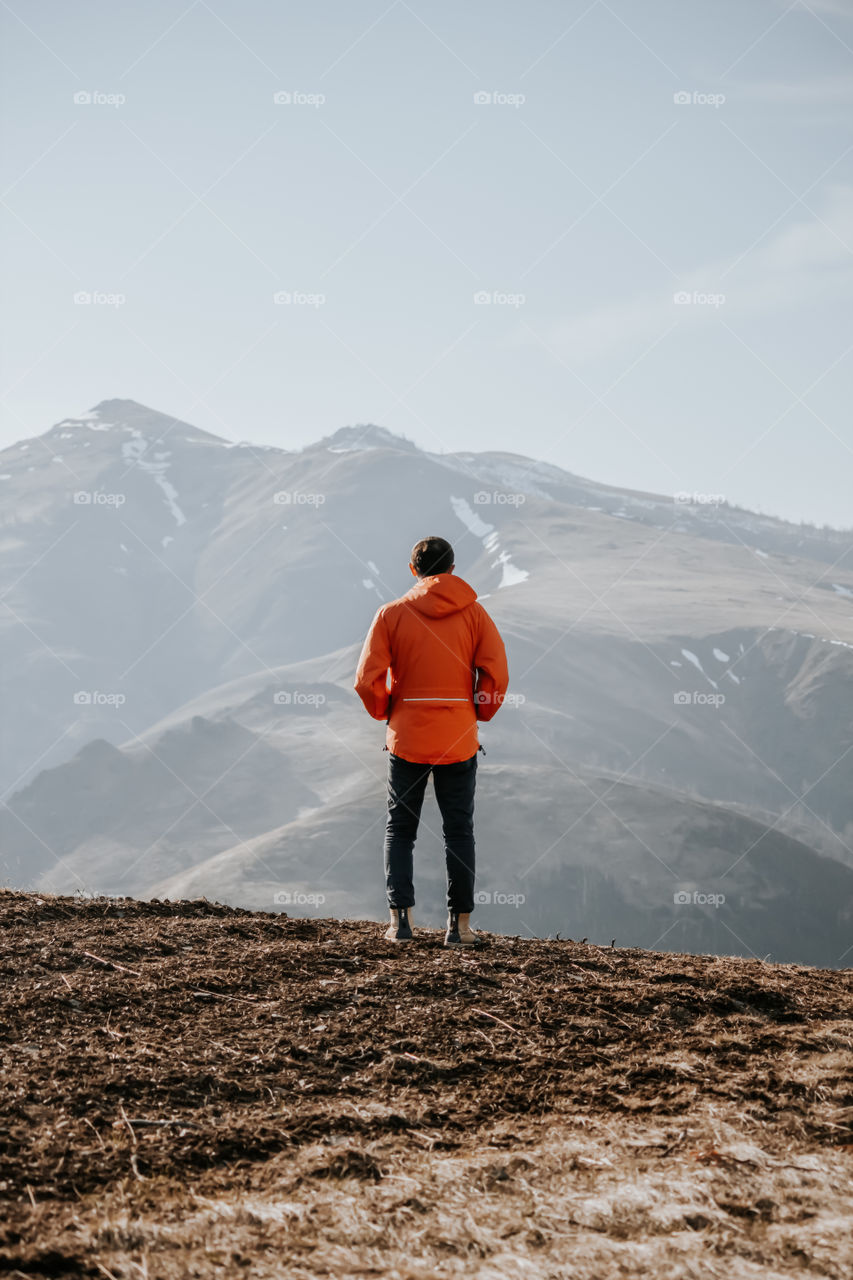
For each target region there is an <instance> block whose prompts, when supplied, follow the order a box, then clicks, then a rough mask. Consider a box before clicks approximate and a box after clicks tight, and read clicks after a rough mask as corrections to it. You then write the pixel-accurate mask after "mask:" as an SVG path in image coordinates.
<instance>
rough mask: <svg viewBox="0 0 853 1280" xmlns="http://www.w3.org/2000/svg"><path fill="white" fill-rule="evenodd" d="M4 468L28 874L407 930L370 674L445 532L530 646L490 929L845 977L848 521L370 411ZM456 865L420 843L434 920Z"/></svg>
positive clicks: (56, 448)
mask: <svg viewBox="0 0 853 1280" xmlns="http://www.w3.org/2000/svg"><path fill="white" fill-rule="evenodd" d="M0 475H2V477H3V479H2V480H0V485H2V486H3V488H2V492H3V493H4V494H5V496H6V498H7V501H6V503H5V504H4V506H3V512H4V517H3V518H4V526H3V534H2V540H0V592H2V593H5V594H4V603H5V605H6V608H5V610H4V611H3V614H2V615H0V616H2V619H3V627H4V635H3V640H4V653H5V655H6V660H5V662H4V664H3V673H2V676H3V682H4V683H3V689H2V693H3V700H4V701H3V705H4V711H5V715H4V721H3V732H2V752H0V772H2V777H3V779H4V781H5V788H6V805H5V807H4V808H3V809H2V810H0V878H2V879H3V880H5V882H6V883H7V884H9V885H12V886H16V887H35V886H38V887H40V888H42V889H44V890H47V891H55V890H62V891H66V892H71V891H73V890H74V889H82V890H85V891H87V892H93V891H103V892H132V893H134V894H136V895H139V896H146V895H149V894H153V893H157V892H166V891H169V892H172V891H174V892H180V893H182V894H183V893H193V894H195V893H205V894H207V895H208V896H215V897H227V898H228V900H229V901H232V902H234V903H239V904H242V905H250V906H256V907H265V906H267V905H269V901H270V897H271V896H274V895H275V893H280V894H281V893H284V894H286V893H288V892H292V891H293V890H292V889H289V888H288V886H291V885H294V884H297V882H298V892H299V893H301V894H303V896H304V895H306V894H314V895H315V896H316V895H317V894H320V893H322V894H323V895H324V897H325V900H326V902H327V903H329V904H331V903H334V909H335V912H336V913H337V912H339V913H340V914H350V915H351V914H362V915H364V914H374V913H381V911H382V910H383V903H382V894H381V889H382V883H381V868H379V858H380V847H381V820H382V814H383V804H384V802H383V796H382V786H383V777H384V770H385V760H386V756H385V755H384V753H383V752H382V750H381V748H382V742H383V736H382V726H381V725H380V724H377V723H376V722H373V721H370V720H369V719H368V717H367V716H366V715H365V714H364V712H363V710H362V708H361V705H360V703H359V702H358V700H357V699H356V697H355V695H354V693H353V690H352V678H353V673H354V670H355V664H356V660H357V656H358V651H359V648H360V645H361V641H362V639H363V636H364V634H365V632H366V629H367V627H368V625H369V623H370V620H371V618H372V616H373V614H374V612H375V610H376V608H377V607H378V606H379V604H380V603H382V602H383V601H385V600H389V599H392V598H394V597H395V596H397V595H400V594H402V593H403V592H404V591H405V590H406V589H407V588H408V586H409V585H410V583H411V581H412V579H411V575H410V574H409V571H408V569H407V565H406V562H407V559H408V554H409V551H410V549H411V546H412V544H413V543H414V541H415V540H416V539H417V538H418V537H421V536H423V534H424V533H425V532H440V533H443V534H444V535H445V536H447V537H449V538H450V539H451V540H452V541H453V543H454V546H455V548H456V555H457V572H459V573H460V574H461V575H462V576H463V577H465V578H466V579H467V580H468V581H470V582H471V583H472V585H474V587H475V588H476V590H477V591H478V592H479V594H480V597H481V599H482V600H483V602H484V604H485V606H486V607H487V608H488V609H489V610H490V612H491V613H492V615H493V616H494V618H495V620H496V621H497V623H498V625H499V626H500V628H501V631H502V633H503V634H504V636H505V639H506V642H507V648H508V653H509V660H510V676H511V685H510V692H511V694H512V695H513V699H514V701H513V702H512V703H511V704H508V705H507V706H505V707H504V708H503V709H502V710H501V712H500V714H499V715H498V716H497V717H496V719H495V720H494V721H492V722H491V723H490V724H489V725H487V726H484V727H483V729H482V732H481V739H482V741H483V743H484V745H485V747H486V751H487V753H488V754H487V755H486V757H485V758H484V757H482V756H481V757H480V785H479V792H478V796H479V798H478V811H477V823H478V856H479V860H480V861H479V866H480V881H479V885H478V887H481V888H482V891H483V892H484V893H488V894H490V895H491V896H490V900H489V901H488V902H484V903H482V904H481V905H480V907H479V908H478V911H479V913H480V915H481V916H482V917H483V918H484V920H486V921H488V923H489V924H490V925H491V926H492V927H495V928H501V929H507V928H512V927H513V922H514V921H516V922H518V921H520V920H522V919H523V929H526V930H529V931H531V932H534V933H537V934H538V933H545V934H547V933H555V932H557V931H563V932H564V933H565V932H566V931H569V930H571V931H574V932H577V933H580V934H582V935H583V934H588V935H589V936H591V937H593V936H595V937H598V938H599V939H601V940H605V941H609V938H610V937H612V936H613V934H614V933H617V934H620V935H622V937H623V938H627V939H628V940H631V941H634V942H637V943H642V944H643V945H646V946H652V945H656V946H657V945H659V946H667V945H672V946H674V947H676V948H680V949H689V948H692V947H696V948H697V949H700V950H704V949H722V950H729V949H731V948H735V949H738V950H740V952H741V953H742V954H745V955H749V954H756V955H764V954H766V953H767V952H768V951H769V952H772V953H773V955H774V956H775V957H776V958H788V959H799V960H806V959H808V960H810V961H813V962H816V963H820V964H826V965H832V964H837V963H845V962H849V954H850V953H849V948H850V946H851V943H853V930H851V918H852V917H853V897H851V891H850V875H851V873H853V872H851V869H853V787H851V785H850V782H851V766H852V765H853V728H851V726H853V562H852V561H851V556H852V555H853V550H851V541H850V535H849V533H848V534H844V533H841V532H834V531H831V530H822V531H821V530H816V529H812V528H807V527H804V526H803V527H801V526H794V525H790V524H786V523H785V522H782V521H777V520H772V519H770V518H768V517H764V516H759V515H756V514H754V513H751V512H747V511H743V510H739V509H735V508H730V507H728V506H726V505H725V504H720V505H717V504H716V503H715V502H709V501H707V500H706V499H708V498H709V497H711V498H713V495H654V494H645V493H634V492H631V491H627V490H619V489H615V488H610V487H608V486H605V485H600V484H596V483H593V482H591V481H587V480H584V479H583V478H581V477H578V476H575V475H573V474H571V473H569V472H566V471H563V470H561V469H559V468H556V467H553V466H550V465H548V464H545V463H541V462H537V461H535V460H533V459H529V458H525V457H523V456H521V455H515V454H506V453H480V454H472V453H457V454H434V453H428V452H425V451H423V450H421V449H419V448H417V446H415V445H414V444H413V443H412V442H411V441H408V440H405V439H404V438H402V437H399V436H395V435H394V434H393V433H391V432H390V431H388V430H387V429H385V428H383V427H379V426H377V425H375V424H361V425H356V426H350V427H344V428H342V429H341V430H340V431H338V432H335V433H334V434H333V435H331V436H329V437H327V438H326V439H325V440H323V441H319V442H318V443H317V444H315V445H311V446H309V447H307V448H305V449H302V450H299V451H292V452H289V451H286V450H279V449H273V448H269V447H258V446H253V445H251V444H248V443H242V444H230V443H229V442H227V441H224V440H221V439H219V438H217V437H215V436H213V435H210V434H209V433H206V432H203V431H200V430H198V429H197V428H194V427H192V426H191V425H190V424H187V423H184V422H180V421H178V420H176V419H174V418H169V417H168V416H167V415H164V414H159V413H157V412H155V411H153V410H151V409H147V408H145V407H144V406H141V405H138V404H135V403H134V402H133V401H125V400H112V401H105V402H103V403H102V404H100V405H98V406H97V407H96V408H95V409H93V410H92V411H91V412H90V413H88V414H86V415H84V416H83V417H82V418H76V419H67V420H65V421H64V422H62V423H60V424H58V425H57V426H56V427H54V428H52V429H51V430H50V431H48V432H47V433H45V434H44V435H42V436H38V437H34V438H33V439H31V440H29V441H23V442H21V443H20V444H18V445H15V446H13V447H12V448H11V449H8V450H5V451H4V452H3V454H2V457H0ZM685 497H689V498H690V499H691V500H690V501H685V500H684V499H685ZM430 815H431V816H430ZM425 821H426V822H427V823H428V824H429V827H431V828H432V831H433V832H434V831H435V830H436V829H437V828H436V821H437V815H436V813H435V811H434V808H428V809H427V810H426V811H425ZM440 864H441V857H440V849H439V847H438V841H437V840H436V838H435V836H434V835H433V834H431V832H430V830H429V828H425V829H424V831H423V833H422V838H421V841H420V843H419V846H418V874H419V877H420V879H419V885H420V888H419V895H420V896H419V901H420V902H421V903H422V906H423V910H424V911H425V912H426V913H427V915H428V916H430V917H437V915H438V914H439V913H440V911H441V902H442V895H443V888H442V883H441V865H440ZM508 893H510V894H515V895H518V894H519V893H524V895H525V902H524V913H522V909H521V907H520V906H518V905H515V906H508V905H507V903H506V901H505V896H506V895H507V894H508ZM683 893H689V894H690V895H699V897H697V898H696V899H695V900H694V898H693V896H691V899H690V903H689V906H688V905H687V904H684V903H682V902H680V901H676V900H675V895H676V894H683ZM720 894H722V895H723V896H724V897H725V904H724V905H723V904H721V905H709V902H708V897H709V895H717V896H718V895H720ZM495 895H497V897H496V896H495ZM303 905H304V906H305V911H306V913H307V914H311V913H312V912H313V911H314V907H313V906H312V905H311V903H310V902H306V903H304V904H303ZM685 906H687V909H686V910H685V909H684V908H685ZM318 909H319V908H318ZM845 956H846V957H847V960H846V961H845V959H844V957H845Z"/></svg>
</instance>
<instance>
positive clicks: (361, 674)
mask: <svg viewBox="0 0 853 1280" xmlns="http://www.w3.org/2000/svg"><path fill="white" fill-rule="evenodd" d="M390 665H391V637H390V635H389V634H388V623H387V622H386V621H385V617H384V615H383V613H382V610H381V609H380V610H378V612H377V614H376V616H375V617H374V619H373V622H372V623H371V624H370V630H369V631H368V633H367V638H366V640H365V642H364V645H363V646H362V650H361V657H360V658H359V660H358V669H357V671H356V673H355V685H354V686H353V687H354V688H355V691H356V693H357V694H358V696H359V697H360V698H361V700H362V702H363V703H364V705H365V707H366V708H367V710H368V711H369V712H370V714H371V715H372V716H373V718H374V720H387V719H388V716H389V714H390V711H391V695H390V693H389V692H388V688H387V677H388V668H389V667H390Z"/></svg>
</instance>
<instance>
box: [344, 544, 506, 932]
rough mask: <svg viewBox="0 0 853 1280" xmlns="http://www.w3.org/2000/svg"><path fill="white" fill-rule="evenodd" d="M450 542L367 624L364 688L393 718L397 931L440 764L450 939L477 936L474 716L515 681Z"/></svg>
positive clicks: (405, 923) (392, 866)
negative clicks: (473, 916)
mask: <svg viewBox="0 0 853 1280" xmlns="http://www.w3.org/2000/svg"><path fill="white" fill-rule="evenodd" d="M455 567H456V566H455V564H454V559H453V548H452V547H451V545H450V543H449V542H446V541H445V539H444V538H437V537H432V538H424V539H423V540H422V541H421V542H418V543H416V545H415V547H414V548H413V550H412V559H411V561H410V563H409V568H410V569H411V571H412V573H413V574H414V575H415V577H416V578H417V583H416V585H415V586H413V587H412V589H411V590H410V591H408V592H407V593H406V595H404V596H401V597H400V598H399V599H398V600H392V601H391V603H390V604H386V605H383V606H382V608H381V609H379V610H378V611H377V613H376V616H375V617H374V619H373V622H372V624H371V627H370V631H369V633H368V636H367V639H366V640H365V642H364V647H363V649H362V651H361V657H360V658H359V662H358V671H357V672H356V677H355V690H356V692H357V693H358V696H359V697H360V698H361V700H362V702H363V703H364V705H365V707H366V708H367V710H368V711H369V712H370V714H371V715H372V716H373V717H374V719H375V720H385V721H387V730H386V740H385V750H387V751H388V752H389V753H390V754H389V756H388V818H387V823H386V827H385V846H384V854H385V884H386V891H387V895H388V907H389V910H390V913H391V923H390V925H389V927H388V930H387V932H386V934H385V937H386V938H387V939H388V941H389V942H410V941H411V940H412V936H413V935H412V915H411V909H412V907H413V906H414V905H415V893H414V887H413V883H412V867H413V851H414V845H415V839H416V837H417V833H418V823H419V821H420V815H421V806H422V804H423V798H424V793H425V791H426V785H427V782H428V780H429V775H430V773H432V776H433V782H434V785H435V796H436V800H437V801H438V806H439V809H440V811H441V818H442V830H443V833H444V846H445V857H446V863H447V910H448V922H447V933H446V934H445V939H444V942H445V945H446V946H474V945H476V943H477V941H478V937H477V934H476V933H475V932H474V930H473V929H472V928H471V925H470V920H471V912H472V911H473V909H474V787H475V783H476V778H477V752H478V751H482V747H480V745H479V742H478V738H477V721H478V720H481V721H485V720H491V718H492V716H493V715H494V714H495V712H496V711H497V710H498V708H499V707H500V705H501V702H502V701H503V698H504V694H505V693H506V689H507V682H508V677H507V664H506V651H505V649H504V644H503V641H502V639H501V637H500V634H499V632H498V629H497V627H496V626H495V624H494V622H493V621H492V619H491V618H490V617H489V615H488V614H487V613H486V610H485V609H484V608H483V606H482V605H481V604H479V603H478V601H477V593H476V592H475V591H474V589H473V588H472V587H469V585H468V583H467V582H463V581H462V579H461V578H458V577H455V576H454V574H453V570H454V569H455Z"/></svg>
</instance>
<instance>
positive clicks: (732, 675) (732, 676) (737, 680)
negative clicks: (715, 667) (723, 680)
mask: <svg viewBox="0 0 853 1280" xmlns="http://www.w3.org/2000/svg"><path fill="white" fill-rule="evenodd" d="M726 675H727V676H728V677H729V679H730V680H734V682H735V684H740V676H736V675H735V673H734V672H733V671H727V672H726Z"/></svg>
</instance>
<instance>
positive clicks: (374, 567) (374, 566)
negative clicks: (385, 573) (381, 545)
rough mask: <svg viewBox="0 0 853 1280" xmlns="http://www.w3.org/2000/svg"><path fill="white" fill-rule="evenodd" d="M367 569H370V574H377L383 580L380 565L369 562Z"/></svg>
mask: <svg viewBox="0 0 853 1280" xmlns="http://www.w3.org/2000/svg"><path fill="white" fill-rule="evenodd" d="M367 567H368V569H369V570H370V572H371V573H375V574H376V576H377V578H381V577H382V575H381V573H380V572H379V565H377V564H374V563H373V561H372V560H368V562H367Z"/></svg>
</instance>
